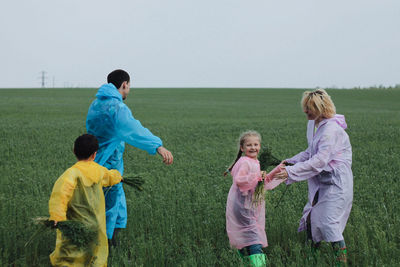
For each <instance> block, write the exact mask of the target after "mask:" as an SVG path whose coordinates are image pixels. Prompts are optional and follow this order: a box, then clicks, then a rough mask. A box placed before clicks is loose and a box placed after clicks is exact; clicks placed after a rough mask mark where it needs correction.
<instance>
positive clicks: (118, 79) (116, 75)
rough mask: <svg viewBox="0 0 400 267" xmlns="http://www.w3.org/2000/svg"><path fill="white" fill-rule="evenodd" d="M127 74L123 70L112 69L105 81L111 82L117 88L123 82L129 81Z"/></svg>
mask: <svg viewBox="0 0 400 267" xmlns="http://www.w3.org/2000/svg"><path fill="white" fill-rule="evenodd" d="M130 79H131V78H130V77H129V74H128V73H127V72H126V71H124V70H114V71H113V72H111V73H110V74H108V76H107V83H112V84H113V85H114V86H115V87H117V89H119V88H120V87H121V85H122V83H123V82H129V81H130Z"/></svg>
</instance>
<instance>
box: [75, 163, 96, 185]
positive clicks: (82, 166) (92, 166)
mask: <svg viewBox="0 0 400 267" xmlns="http://www.w3.org/2000/svg"><path fill="white" fill-rule="evenodd" d="M99 166H100V165H99V164H97V163H96V162H94V161H78V162H77V163H75V165H74V167H75V168H77V169H78V170H80V171H81V172H82V174H83V175H84V177H85V178H86V179H82V180H83V183H84V184H85V186H91V185H92V184H94V183H98V182H99V181H100V178H99V177H101V170H100V169H99Z"/></svg>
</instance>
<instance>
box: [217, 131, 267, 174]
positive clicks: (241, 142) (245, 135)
mask: <svg viewBox="0 0 400 267" xmlns="http://www.w3.org/2000/svg"><path fill="white" fill-rule="evenodd" d="M250 136H255V137H257V138H258V140H259V141H260V143H261V135H260V134H259V133H258V132H256V131H252V130H251V131H246V132H244V133H242V134H241V135H240V137H239V151H238V153H237V156H236V159H235V161H234V162H233V163H232V165H231V166H230V167H229V168H228V169H227V170H226V171H225V172H224V176H226V175H227V174H228V172H231V171H232V169H233V166H235V164H236V162H237V161H238V160H239V159H240V157H241V156H242V149H241V148H242V147H243V145H244V143H245V142H246V139H247V138H248V137H250Z"/></svg>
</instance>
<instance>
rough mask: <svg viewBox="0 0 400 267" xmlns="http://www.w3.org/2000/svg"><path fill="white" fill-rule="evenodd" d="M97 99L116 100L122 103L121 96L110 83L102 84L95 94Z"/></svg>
mask: <svg viewBox="0 0 400 267" xmlns="http://www.w3.org/2000/svg"><path fill="white" fill-rule="evenodd" d="M96 97H97V98H116V99H118V100H120V101H122V95H121V94H120V93H119V92H118V90H117V88H116V87H115V86H114V85H113V84H112V83H106V84H103V85H102V86H101V87H100V88H99V90H98V91H97V94H96Z"/></svg>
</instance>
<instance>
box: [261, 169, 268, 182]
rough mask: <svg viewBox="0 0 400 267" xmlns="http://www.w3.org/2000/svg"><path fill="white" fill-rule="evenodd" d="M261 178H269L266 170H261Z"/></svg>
mask: <svg viewBox="0 0 400 267" xmlns="http://www.w3.org/2000/svg"><path fill="white" fill-rule="evenodd" d="M261 178H262V180H265V178H267V172H266V171H261Z"/></svg>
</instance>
